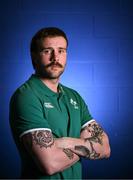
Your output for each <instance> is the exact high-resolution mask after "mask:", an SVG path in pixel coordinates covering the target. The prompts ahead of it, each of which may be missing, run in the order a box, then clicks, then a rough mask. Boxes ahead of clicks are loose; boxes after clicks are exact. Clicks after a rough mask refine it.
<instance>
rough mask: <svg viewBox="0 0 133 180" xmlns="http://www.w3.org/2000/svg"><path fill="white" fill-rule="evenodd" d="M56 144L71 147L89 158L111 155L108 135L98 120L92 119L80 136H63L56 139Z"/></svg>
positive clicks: (80, 154)
mask: <svg viewBox="0 0 133 180" xmlns="http://www.w3.org/2000/svg"><path fill="white" fill-rule="evenodd" d="M56 146H58V147H61V148H69V149H70V150H71V151H72V152H74V153H75V154H77V155H79V156H83V157H86V158H89V159H101V158H108V157H109V156H110V145H109V139H108V136H107V134H106V133H105V132H104V131H103V129H102V128H101V126H100V125H99V124H98V123H97V122H96V121H92V122H91V123H89V124H88V125H87V126H85V127H84V128H83V129H82V131H81V135H80V138H69V137H63V138H60V139H57V140H56Z"/></svg>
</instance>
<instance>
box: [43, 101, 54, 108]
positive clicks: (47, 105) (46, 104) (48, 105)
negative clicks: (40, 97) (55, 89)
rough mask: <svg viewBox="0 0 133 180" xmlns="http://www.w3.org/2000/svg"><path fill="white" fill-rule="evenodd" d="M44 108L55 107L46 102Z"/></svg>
mask: <svg viewBox="0 0 133 180" xmlns="http://www.w3.org/2000/svg"><path fill="white" fill-rule="evenodd" d="M44 106H45V107H46V108H54V106H53V105H52V104H51V103H50V102H45V103H44Z"/></svg>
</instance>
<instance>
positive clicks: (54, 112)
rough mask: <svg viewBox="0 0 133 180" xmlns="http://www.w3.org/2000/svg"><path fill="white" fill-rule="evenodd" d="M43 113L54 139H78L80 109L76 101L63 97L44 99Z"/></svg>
mask: <svg viewBox="0 0 133 180" xmlns="http://www.w3.org/2000/svg"><path fill="white" fill-rule="evenodd" d="M43 111H44V116H45V119H46V120H47V121H48V123H49V125H50V127H51V130H52V132H53V134H54V135H55V137H64V136H67V137H68V136H70V137H79V135H80V129H81V122H80V108H79V106H78V104H77V102H76V101H74V100H72V99H71V98H70V99H65V98H64V97H60V98H58V97H50V98H45V100H44V102H43Z"/></svg>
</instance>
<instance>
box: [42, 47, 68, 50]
mask: <svg viewBox="0 0 133 180" xmlns="http://www.w3.org/2000/svg"><path fill="white" fill-rule="evenodd" d="M45 49H53V48H52V47H44V48H42V51H43V50H45ZM58 49H63V50H67V48H63V47H58Z"/></svg>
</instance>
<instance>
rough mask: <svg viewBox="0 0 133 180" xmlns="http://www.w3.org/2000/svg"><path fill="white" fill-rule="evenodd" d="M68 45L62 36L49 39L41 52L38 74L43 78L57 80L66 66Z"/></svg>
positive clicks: (44, 43) (45, 41)
mask: <svg viewBox="0 0 133 180" xmlns="http://www.w3.org/2000/svg"><path fill="white" fill-rule="evenodd" d="M66 57H67V43H66V40H65V39H64V38H63V37H62V36H57V37H47V38H45V39H44V40H43V42H42V48H41V50H40V52H39V56H38V60H39V63H38V64H37V66H38V68H37V69H38V72H39V74H40V75H41V77H42V78H47V79H57V78H59V77H60V75H61V74H62V73H63V71H64V69H65V65H66Z"/></svg>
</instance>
